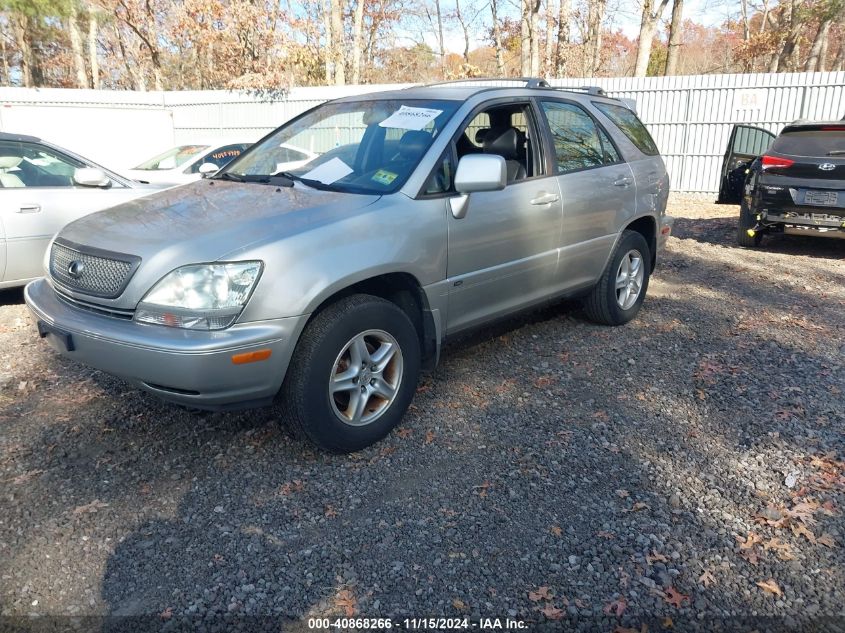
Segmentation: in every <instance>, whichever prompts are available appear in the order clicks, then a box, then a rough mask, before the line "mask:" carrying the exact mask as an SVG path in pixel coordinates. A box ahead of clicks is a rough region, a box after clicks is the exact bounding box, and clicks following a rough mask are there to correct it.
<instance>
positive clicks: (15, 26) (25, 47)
mask: <svg viewBox="0 0 845 633" xmlns="http://www.w3.org/2000/svg"><path fill="white" fill-rule="evenodd" d="M9 20H10V21H11V23H12V33H13V34H14V37H15V44H16V45H17V47H18V50H19V51H20V53H21V63H20V69H21V85H23V86H24V87H25V88H30V87H32V86H33V85H34V82H33V72H32V70H33V67H34V66H35V58H34V56H33V54H32V44H31V40H30V24H29V22H30V18H29V16H27V15H24V14H23V13H18V12H13V13H12V15H11V17H10V18H9Z"/></svg>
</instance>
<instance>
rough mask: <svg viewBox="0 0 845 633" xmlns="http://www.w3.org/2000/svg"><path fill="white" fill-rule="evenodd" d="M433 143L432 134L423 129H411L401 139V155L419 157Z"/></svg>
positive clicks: (403, 156)
mask: <svg viewBox="0 0 845 633" xmlns="http://www.w3.org/2000/svg"><path fill="white" fill-rule="evenodd" d="M429 143H431V134H429V133H428V132H424V131H422V130H409V131H407V132H405V133H404V134H403V135H402V138H401V139H399V155H400V156H401V157H402V158H417V157H418V156H420V155H421V154H422V153H423V152H424V151H425V149H426V147H428V145H429Z"/></svg>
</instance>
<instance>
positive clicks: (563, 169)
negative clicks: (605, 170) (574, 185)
mask: <svg viewBox="0 0 845 633" xmlns="http://www.w3.org/2000/svg"><path fill="white" fill-rule="evenodd" d="M540 105H541V107H542V108H543V113H544V114H545V115H546V121H547V122H548V124H549V131H550V132H551V136H552V142H553V143H554V149H555V159H556V162H557V171H558V173H559V174H565V173H568V172H571V171H578V170H580V169H589V168H591V167H601V166H602V165H609V164H613V163H617V162H619V153H618V152H617V151H616V147H614V145H613V143H612V142H611V141H610V139H609V138H608V136H607V134H605V132H604V130H602V129H601V128H600V127H599V126H597V125H596V122H595V121H594V120H593V118H592V117H591V116H590V115H589V114H587V113H586V112H585V111H584V110H583V108H580V107H579V106H577V105H575V104H574V103H567V102H563V101H543V102H541V103H540Z"/></svg>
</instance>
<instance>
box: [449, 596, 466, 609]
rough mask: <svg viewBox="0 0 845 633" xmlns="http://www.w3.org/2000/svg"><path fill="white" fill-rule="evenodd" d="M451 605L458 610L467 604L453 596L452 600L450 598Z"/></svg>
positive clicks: (464, 607)
mask: <svg viewBox="0 0 845 633" xmlns="http://www.w3.org/2000/svg"><path fill="white" fill-rule="evenodd" d="M452 606H453V607H455V608H456V609H457V610H458V611H464V610H466V608H467V606H466V605H465V604H464V601H463V600H460V599H459V598H455V599H454V600H452Z"/></svg>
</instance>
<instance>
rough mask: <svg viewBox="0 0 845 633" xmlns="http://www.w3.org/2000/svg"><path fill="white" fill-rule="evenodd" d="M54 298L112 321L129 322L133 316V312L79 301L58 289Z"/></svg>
mask: <svg viewBox="0 0 845 633" xmlns="http://www.w3.org/2000/svg"><path fill="white" fill-rule="evenodd" d="M56 296H57V297H58V298H59V301H61V302H63V303H66V304H67V305H69V306H71V307H72V308H76V309H78V310H85V311H87V312H93V313H94V314H99V315H102V316H107V317H112V318H114V319H123V320H124V321H131V320H132V317H133V316H135V311H134V310H119V309H117V308H107V307H105V306H101V305H96V304H93V303H88V302H87V301H80V300H79V299H76V298H74V297H71V296H68V295H66V294H64V293H63V292H61V291H60V290H59V289H58V288H57V289H56Z"/></svg>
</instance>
